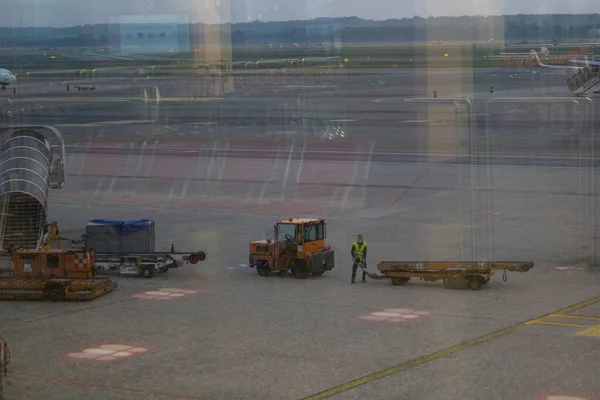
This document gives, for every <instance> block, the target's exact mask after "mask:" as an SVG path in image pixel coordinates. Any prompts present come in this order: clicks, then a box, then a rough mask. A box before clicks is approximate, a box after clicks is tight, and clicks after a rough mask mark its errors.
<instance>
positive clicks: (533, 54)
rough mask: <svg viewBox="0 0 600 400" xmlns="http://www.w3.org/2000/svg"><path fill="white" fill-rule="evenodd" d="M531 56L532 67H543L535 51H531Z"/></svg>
mask: <svg viewBox="0 0 600 400" xmlns="http://www.w3.org/2000/svg"><path fill="white" fill-rule="evenodd" d="M530 53H531V56H532V57H533V66H534V67H535V66H536V65H539V66H540V67H545V65H544V63H543V62H542V60H540V57H539V56H538V54H537V51H535V49H531V52H530Z"/></svg>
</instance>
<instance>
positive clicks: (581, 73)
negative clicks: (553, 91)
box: [531, 50, 600, 96]
mask: <svg viewBox="0 0 600 400" xmlns="http://www.w3.org/2000/svg"><path fill="white" fill-rule="evenodd" d="M531 54H532V55H533V57H534V58H535V60H536V64H537V65H538V66H540V67H542V68H549V69H557V70H563V71H570V72H571V74H572V75H571V76H570V77H569V78H568V79H567V80H566V81H565V82H566V84H567V87H568V88H569V90H570V91H571V93H573V94H574V95H575V96H583V95H585V94H586V93H588V92H592V93H599V92H598V91H597V90H593V89H594V87H596V86H598V85H600V61H599V60H598V59H597V57H594V60H593V61H589V60H568V62H569V63H570V64H579V65H546V64H544V63H542V61H541V60H540V58H539V57H538V55H537V53H536V51H535V50H531Z"/></svg>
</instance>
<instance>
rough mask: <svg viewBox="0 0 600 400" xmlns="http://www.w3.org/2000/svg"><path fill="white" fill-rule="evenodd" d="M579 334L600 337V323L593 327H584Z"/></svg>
mask: <svg viewBox="0 0 600 400" xmlns="http://www.w3.org/2000/svg"><path fill="white" fill-rule="evenodd" d="M577 336H593V337H600V325H596V326H592V327H591V328H588V329H584V330H583V331H579V332H577Z"/></svg>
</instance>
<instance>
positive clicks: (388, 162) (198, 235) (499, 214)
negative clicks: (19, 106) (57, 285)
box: [0, 71, 600, 400]
mask: <svg viewBox="0 0 600 400" xmlns="http://www.w3.org/2000/svg"><path fill="white" fill-rule="evenodd" d="M451 72H452V71H450V72H448V74H450V73H451ZM493 73H494V71H492V72H490V73H488V74H487V75H486V74H483V75H482V76H479V75H476V77H475V78H474V81H475V82H476V93H474V94H473V93H470V94H469V95H470V97H473V98H475V99H476V100H477V99H478V98H479V99H480V100H481V99H486V98H489V93H488V92H487V87H488V86H489V83H490V82H494V84H495V87H496V90H495V93H494V96H497V97H524V96H526V97H532V96H533V95H536V93H537V92H536V91H538V92H540V93H538V94H537V95H543V93H541V92H542V91H546V92H547V93H548V96H550V94H552V95H554V96H556V95H559V94H560V95H561V96H565V94H564V93H561V91H563V92H564V91H566V88H565V87H564V86H561V83H560V79H558V78H552V79H558V83H556V82H555V81H551V79H550V78H545V79H546V81H544V82H547V87H541V88H540V87H532V86H531V85H530V82H531V80H529V81H527V82H528V83H527V84H525V83H521V84H516V83H513V80H512V79H513V78H509V77H507V76H504V75H502V74H499V73H497V76H492V75H493ZM454 74H455V75H456V73H454ZM390 75H391V78H389V79H392V80H394V79H395V80H396V81H397V82H398V83H397V84H395V85H394V86H390V87H386V86H385V85H379V86H376V85H373V84H370V83H369V79H370V80H371V81H373V80H374V79H375V78H378V75H377V74H373V76H370V77H368V76H367V77H361V79H360V80H358V81H354V82H349V83H346V82H344V83H343V84H342V83H340V82H338V83H336V85H337V87H336V88H334V89H331V88H320V89H310V88H289V89H290V91H292V93H293V94H289V92H285V94H283V93H281V92H282V91H283V89H277V85H274V86H275V87H274V88H264V86H265V85H264V84H263V87H262V88H260V89H257V90H256V91H254V92H251V93H247V92H245V91H241V92H240V93H233V94H228V95H224V96H222V97H223V100H214V101H213V100H206V98H204V99H205V100H204V101H196V100H195V101H192V100H189V99H191V98H193V93H191V92H192V89H191V88H190V87H189V85H188V87H183V88H182V87H181V85H177V84H171V85H170V86H169V85H166V86H165V88H164V89H159V90H161V93H163V92H164V93H165V94H164V96H163V99H164V98H167V99H169V98H171V99H176V98H178V99H180V100H173V101H169V100H167V101H165V104H162V102H159V106H158V108H159V109H158V112H159V118H158V119H156V118H155V119H154V120H152V118H150V122H145V119H142V118H141V117H140V114H139V113H138V112H139V111H140V110H142V111H143V110H145V109H147V110H146V111H148V112H150V111H153V112H156V108H157V107H156V104H154V105H153V106H152V107H151V106H150V102H147V103H144V102H143V101H140V100H139V99H138V100H131V101H130V103H132V104H133V103H135V105H134V106H132V107H130V108H128V107H123V105H122V104H121V103H118V102H117V100H119V98H120V99H121V100H123V98H124V95H123V93H122V92H120V91H119V90H121V89H119V90H115V94H114V99H113V98H111V97H108V95H106V94H100V93H101V91H100V89H99V88H98V89H97V91H95V92H86V93H84V92H81V93H77V92H71V93H69V94H66V93H64V92H61V93H60V94H58V93H53V90H54V89H52V88H48V87H46V86H44V90H46V92H44V93H41V94H36V93H31V94H30V96H33V95H36V96H39V98H40V99H42V100H44V98H45V100H44V101H46V100H47V99H48V98H61V99H65V98H66V99H68V101H63V100H61V101H54V100H51V101H48V104H50V105H49V106H48V105H46V103H44V104H42V105H43V106H44V108H43V109H37V110H36V111H35V112H33V111H31V110H32V109H27V108H26V107H23V108H24V110H23V112H22V114H19V113H17V112H16V111H17V110H16V108H14V109H12V110H13V111H15V112H14V113H13V116H11V117H10V118H11V120H13V121H16V123H22V124H24V123H46V124H50V125H56V126H58V127H59V129H61V131H63V132H64V133H65V136H66V139H67V141H66V144H67V146H68V159H67V167H68V176H67V183H66V185H65V187H64V188H63V189H61V190H53V191H52V192H51V195H50V199H51V200H50V201H51V204H50V208H49V214H50V218H51V219H52V220H57V221H59V224H60V228H61V234H62V235H64V236H74V237H75V236H77V235H79V234H80V233H82V232H83V230H84V226H85V224H86V222H87V221H88V220H90V219H93V218H106V219H137V218H151V219H154V220H155V221H156V224H157V243H158V245H159V247H161V248H163V249H168V248H169V247H170V245H171V243H174V244H175V248H176V250H177V251H186V250H199V249H202V250H206V251H207V254H208V258H207V260H206V261H204V262H202V263H199V264H197V265H195V266H190V265H188V266H185V267H184V268H181V269H179V270H171V271H169V272H168V273H167V274H164V275H160V276H155V277H153V278H151V279H144V278H125V277H115V279H117V280H118V282H119V287H118V289H117V290H116V291H114V292H112V293H109V294H107V295H105V296H103V297H101V298H99V299H97V300H94V301H93V302H90V303H79V304H72V303H67V304H63V303H5V304H3V307H2V310H3V311H2V313H0V334H1V335H2V337H4V338H5V339H6V340H7V342H8V343H9V345H10V349H11V362H10V364H9V371H8V375H7V377H6V379H5V383H4V391H5V398H6V399H47V398H52V399H79V398H87V399H91V400H94V399H105V398H106V397H108V396H110V397H112V398H115V399H324V398H339V399H359V398H360V399H364V398H369V399H390V398H406V399H418V400H421V399H450V400H454V399H456V400H458V399H465V398H467V399H523V400H538V399H540V400H541V399H553V400H559V399H561V397H557V396H573V397H562V399H563V400H564V399H567V398H569V399H571V400H573V399H598V398H600V385H598V383H597V380H596V379H595V371H596V369H597V359H598V356H599V355H600V351H599V350H598V346H597V345H596V341H597V340H599V339H598V336H600V332H599V329H598V328H597V327H598V326H599V324H600V305H599V304H600V297H598V295H599V293H598V289H597V288H598V283H599V282H600V276H599V275H598V271H597V262H596V256H595V253H596V249H597V248H598V243H597V239H596V236H597V233H596V215H595V213H596V209H597V207H598V204H597V198H598V195H597V189H596V188H597V187H599V186H598V183H599V182H597V180H598V178H597V177H596V175H595V172H594V169H590V166H592V165H595V162H596V160H595V154H596V153H595V146H596V141H595V140H594V135H593V132H594V126H595V117H593V114H592V111H591V109H588V111H587V118H588V120H587V122H586V120H585V116H586V111H585V110H582V109H578V111H572V110H569V109H568V108H567V107H566V106H564V105H563V104H560V105H554V108H553V109H552V110H547V109H545V107H540V106H537V108H536V107H530V104H527V105H519V107H520V108H517V107H515V106H514V105H512V106H511V107H509V109H508V110H502V109H496V110H495V111H490V112H488V114H487V115H491V117H490V121H493V122H491V123H490V128H491V129H490V134H489V135H488V134H486V131H485V129H484V128H485V115H486V114H485V109H484V108H482V107H483V105H482V104H483V103H482V101H480V102H479V103H477V101H476V104H478V105H477V106H476V112H475V115H474V119H475V124H476V127H477V129H476V130H475V131H474V132H473V134H472V135H469V134H468V130H467V129H466V127H467V126H468V125H467V124H466V121H467V120H468V119H467V118H466V117H465V116H466V113H465V112H464V111H461V113H460V114H459V118H458V121H457V119H455V116H454V112H453V106H452V107H449V108H444V109H434V110H429V111H423V109H422V107H423V105H415V104H408V103H406V102H405V101H404V97H414V96H427V93H426V92H425V91H423V90H422V88H421V87H418V85H417V84H416V83H415V82H414V81H411V79H412V78H414V76H411V75H409V76H403V75H402V74H400V75H395V74H390ZM455 75H453V76H455ZM411 77H412V78H411ZM323 79H325V78H323ZM386 79H387V78H386ZM464 79H467V78H466V77H464ZM536 79H538V78H536ZM472 80H473V79H472ZM553 82H554V83H556V85H554V83H553ZM263 83H264V82H263ZM319 83H320V84H323V82H320V81H319ZM550 83H552V84H550ZM28 84H29V85H32V86H31V87H32V90H34V89H35V86H34V83H31V82H30V83H28ZM279 86H281V85H279ZM25 87H26V86H25ZM98 87H100V84H98ZM169 88H170V89H169ZM63 89H64V87H61V91H62V90H63ZM23 90H25V89H23ZM35 90H38V91H40V92H43V90H41V89H35ZM168 90H171V91H172V93H170V94H166V92H167V91H168ZM178 90H179V91H180V92H177V91H178ZM285 90H287V88H286V89H285ZM147 91H148V90H147ZM328 91H331V93H329V94H328ZM442 91H443V88H442V89H439V92H442ZM352 94H354V96H353V95H352ZM456 95H460V93H459V94H457V93H452V96H456ZM83 96H88V97H92V98H94V100H93V101H89V102H86V103H84V102H83V101H82V100H81V99H83V98H85V97H83ZM110 96H113V95H110ZM167 96H171V97H167ZM175 96H180V97H175ZM296 96H300V97H301V101H300V102H301V103H302V101H304V100H302V99H305V98H309V99H310V100H308V101H307V102H308V103H309V104H310V106H300V107H297V108H295V109H294V110H293V111H294V112H296V113H297V114H299V115H300V116H299V117H298V119H297V120H294V118H295V117H293V116H289V115H290V114H285V112H286V106H285V105H286V104H288V102H289V103H293V102H296V101H297V97H296ZM327 96H329V97H327ZM440 96H441V95H440ZM486 96H487V97H486ZM96 97H98V98H104V99H105V100H98V99H97V98H96ZM182 98H185V99H187V100H181V99H182ZM198 98H200V97H198ZM32 99H33V100H32ZM107 99H108V100H107ZM388 99H392V100H388ZM42 100H39V101H42ZM121 100H119V101H121ZM19 101H21V100H16V99H15V100H14V101H13V103H12V105H11V106H10V107H15V103H19ZM22 101H23V102H25V103H26V104H27V105H31V104H38V103H36V102H37V101H38V100H37V99H36V98H33V97H27V96H26V95H25V94H24V95H23V100H22ZM128 101H129V100H128ZM76 103H78V104H76ZM582 103H583V102H582ZM120 104H121V105H120ZM127 104H129V103H127ZM296 104H298V103H296ZM571 104H572V101H571ZM55 106H56V107H58V108H57V109H53V108H52V107H55ZM419 107H421V109H419ZM152 108H154V109H152ZM46 109H47V110H46ZM132 109H133V111H132ZM28 110H29V111H28ZM39 110H42V111H39ZM52 110H53V111H52ZM419 110H420V111H419ZM515 110H517V111H515ZM289 112H290V113H291V112H292V111H289ZM269 113H271V117H272V120H271V121H270V122H269V121H266V120H265V118H268V117H269ZM15 115H18V116H15ZM163 117H164V118H166V119H161V118H163ZM186 118H189V120H186ZM340 119H341V120H352V121H341V122H340V121H339V120H340ZM580 119H583V122H578V121H580ZM424 120H427V122H422V121H424ZM123 121H133V123H131V124H128V123H125V122H123ZM169 121H170V122H169ZM252 121H256V124H255V125H253V124H252ZM294 121H296V122H294ZM407 121H421V122H407ZM111 122H114V123H111ZM198 122H211V123H213V124H210V123H207V124H204V125H200V124H197V123H198ZM288 122H289V123H288ZM236 124H238V125H239V126H240V127H238V125H236ZM328 127H329V129H328ZM341 131H343V135H342V134H340V132H341ZM324 136H325V137H332V138H333V139H324V138H323V137H324ZM490 155H493V157H491V158H490V157H489V156H490ZM289 215H293V216H322V217H324V218H325V220H326V222H327V228H328V229H327V233H328V241H329V242H330V243H331V245H332V247H333V248H334V249H335V250H336V267H335V269H334V270H333V271H331V272H328V273H326V274H325V275H323V276H321V277H318V278H309V279H306V280H296V279H293V278H292V277H290V276H286V277H280V276H276V275H272V276H269V277H266V278H265V277H260V276H258V274H257V273H256V271H254V270H253V269H251V268H248V267H247V266H246V265H245V264H244V263H246V262H247V257H248V241H250V240H257V239H262V238H265V237H266V236H268V235H271V234H272V226H273V224H274V223H275V222H276V221H277V220H279V219H281V218H286V217H288V216H289ZM357 233H362V234H363V235H364V236H365V240H366V241H367V242H368V244H369V269H370V270H371V271H375V268H376V263H377V262H379V261H381V260H434V259H435V260H467V259H476V260H484V259H491V260H522V261H528V260H532V261H534V262H535V267H534V268H533V269H532V270H531V271H529V272H527V273H524V274H519V273H511V272H509V273H508V274H507V276H506V278H507V280H506V281H505V282H504V281H503V276H502V275H503V274H502V273H501V272H500V273H497V274H496V275H495V276H494V277H493V279H492V281H491V282H490V283H489V284H488V285H486V286H485V287H484V288H483V289H482V290H480V291H470V290H450V289H445V288H444V287H443V285H442V284H441V283H440V282H434V283H425V282H421V281H418V280H412V281H411V282H410V283H409V284H408V285H406V286H402V287H396V286H393V285H392V284H391V283H390V282H389V281H386V280H382V281H374V280H368V281H367V283H366V284H363V283H360V281H359V282H357V283H356V284H354V285H350V272H351V259H350V255H349V254H348V253H349V251H350V245H351V242H352V241H353V240H354V239H355V235H356V234H357ZM160 289H167V290H166V291H165V290H163V291H162V292H161V291H160ZM175 289H178V290H181V291H179V292H177V291H175ZM165 293H177V294H178V295H179V296H176V297H174V298H170V299H169V300H166V301H165V300H158V299H157V298H164V297H165V296H166V294H165ZM102 345H104V346H105V347H104V349H103V350H87V351H86V352H83V353H81V352H82V351H83V350H84V349H90V348H92V347H94V346H102ZM111 345H121V346H122V347H115V346H112V347H111ZM126 346H127V347H126ZM110 351H113V353H111V354H108V353H109V352H110ZM115 351H116V352H117V353H114V352H115ZM119 351H120V353H119ZM73 353H75V354H74V355H73ZM69 354H71V355H69ZM92 355H94V356H98V357H96V358H94V359H92V358H91V357H92ZM102 357H104V358H102ZM41 366H51V367H50V368H47V367H46V368H43V367H42V368H40V367H41ZM552 396H554V397H552Z"/></svg>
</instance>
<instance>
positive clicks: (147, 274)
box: [140, 267, 154, 278]
mask: <svg viewBox="0 0 600 400" xmlns="http://www.w3.org/2000/svg"><path fill="white" fill-rule="evenodd" d="M140 274H141V275H142V276H143V277H144V278H152V277H153V276H154V267H144V268H142V271H141V272H140Z"/></svg>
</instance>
